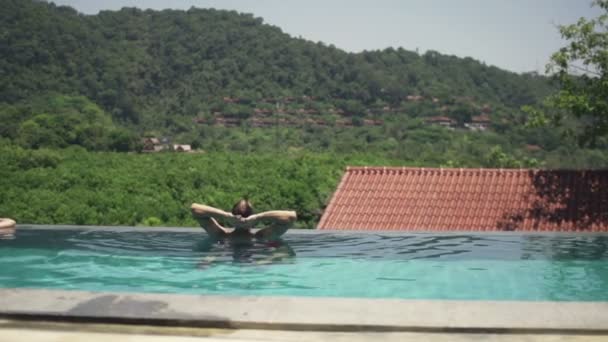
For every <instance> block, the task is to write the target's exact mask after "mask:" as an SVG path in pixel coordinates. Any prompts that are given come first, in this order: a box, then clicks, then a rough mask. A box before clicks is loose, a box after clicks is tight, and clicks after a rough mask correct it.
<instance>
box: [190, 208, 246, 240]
mask: <svg viewBox="0 0 608 342" xmlns="http://www.w3.org/2000/svg"><path fill="white" fill-rule="evenodd" d="M190 209H191V210H192V216H194V218H195V219H196V220H197V221H198V223H199V224H200V225H201V227H203V229H205V231H206V232H207V234H209V236H210V237H212V238H220V237H223V236H226V235H227V234H228V231H226V228H224V227H223V226H222V225H220V224H219V223H218V222H217V219H227V220H229V221H231V222H234V220H235V218H234V216H233V215H232V213H227V212H225V211H223V210H221V209H217V208H214V207H210V206H208V205H204V204H198V203H193V204H192V205H191V206H190Z"/></svg>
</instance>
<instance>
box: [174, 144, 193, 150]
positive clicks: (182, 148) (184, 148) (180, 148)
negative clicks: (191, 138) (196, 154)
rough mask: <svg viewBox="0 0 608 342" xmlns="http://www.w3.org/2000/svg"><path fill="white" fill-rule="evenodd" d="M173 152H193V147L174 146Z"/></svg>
mask: <svg viewBox="0 0 608 342" xmlns="http://www.w3.org/2000/svg"><path fill="white" fill-rule="evenodd" d="M173 151H175V152H192V147H191V146H190V145H178V144H174V145H173Z"/></svg>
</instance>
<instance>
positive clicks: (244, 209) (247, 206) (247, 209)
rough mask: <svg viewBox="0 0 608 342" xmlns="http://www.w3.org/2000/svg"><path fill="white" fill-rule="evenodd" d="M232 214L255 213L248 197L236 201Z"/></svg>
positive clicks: (242, 215)
mask: <svg viewBox="0 0 608 342" xmlns="http://www.w3.org/2000/svg"><path fill="white" fill-rule="evenodd" d="M232 215H235V216H241V217H248V216H251V215H253V207H252V206H251V203H250V202H249V200H248V199H247V198H243V199H241V200H240V201H238V202H236V204H235V205H234V207H232Z"/></svg>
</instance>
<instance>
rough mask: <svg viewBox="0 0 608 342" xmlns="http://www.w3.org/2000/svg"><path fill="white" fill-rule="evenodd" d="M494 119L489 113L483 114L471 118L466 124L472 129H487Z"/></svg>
mask: <svg viewBox="0 0 608 342" xmlns="http://www.w3.org/2000/svg"><path fill="white" fill-rule="evenodd" d="M491 124H492V121H491V120H490V117H489V116H488V115H487V114H481V115H478V116H474V117H472V118H471V122H467V123H465V124H464V126H465V127H467V128H468V129H470V130H471V131H485V130H487V129H488V128H490V126H491Z"/></svg>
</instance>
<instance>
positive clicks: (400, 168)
mask: <svg viewBox="0 0 608 342" xmlns="http://www.w3.org/2000/svg"><path fill="white" fill-rule="evenodd" d="M352 171H423V172H425V171H426V172H430V171H440V172H442V171H458V172H484V173H485V172H488V173H490V172H499V173H502V172H522V173H527V172H533V173H538V172H561V173H569V172H573V173H586V172H589V173H607V172H608V169H578V170H577V169H533V168H517V169H515V168H513V169H509V168H484V167H478V168H472V167H471V168H466V167H413V166H350V165H349V166H346V172H352Z"/></svg>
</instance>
